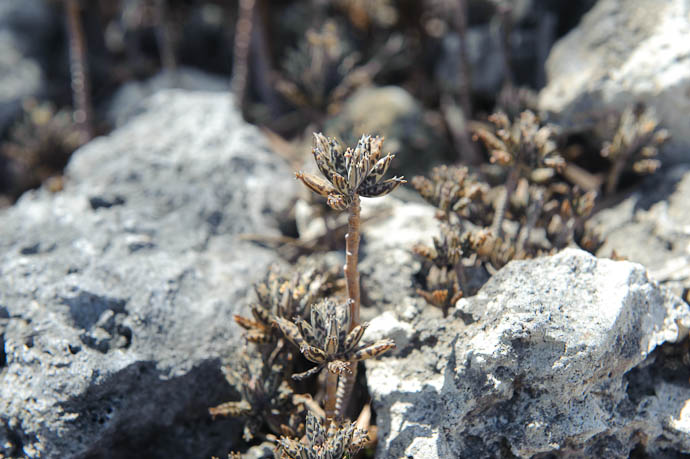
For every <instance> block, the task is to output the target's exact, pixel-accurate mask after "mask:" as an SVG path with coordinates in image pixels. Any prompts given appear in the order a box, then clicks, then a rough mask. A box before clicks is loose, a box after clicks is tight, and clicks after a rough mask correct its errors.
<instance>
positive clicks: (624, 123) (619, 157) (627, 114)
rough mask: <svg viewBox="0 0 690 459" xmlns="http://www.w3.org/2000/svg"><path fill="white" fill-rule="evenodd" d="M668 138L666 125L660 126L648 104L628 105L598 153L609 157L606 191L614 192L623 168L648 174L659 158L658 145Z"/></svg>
mask: <svg viewBox="0 0 690 459" xmlns="http://www.w3.org/2000/svg"><path fill="white" fill-rule="evenodd" d="M669 138H670V134H669V132H668V131H667V130H666V129H661V128H660V127H659V120H658V119H657V117H656V113H655V112H654V110H653V109H651V108H646V107H642V106H638V107H627V108H626V109H625V110H624V111H623V113H622V114H621V115H620V117H619V118H618V119H617V120H616V122H615V133H614V134H613V136H612V138H611V140H610V141H607V142H605V143H604V146H603V147H602V149H601V156H603V157H604V158H606V159H608V160H609V161H611V168H610V170H609V172H608V174H607V176H606V185H605V187H606V192H607V193H609V194H610V193H613V192H614V191H615V190H616V188H617V187H618V182H619V180H620V177H621V175H622V174H623V173H624V172H626V171H632V172H634V173H636V174H640V175H642V174H651V173H653V172H654V171H656V170H657V169H658V168H659V167H660V166H661V162H660V161H659V160H658V159H657V155H658V153H659V150H658V148H659V147H660V146H661V145H663V144H664V143H665V142H666V141H667V140H668V139H669Z"/></svg>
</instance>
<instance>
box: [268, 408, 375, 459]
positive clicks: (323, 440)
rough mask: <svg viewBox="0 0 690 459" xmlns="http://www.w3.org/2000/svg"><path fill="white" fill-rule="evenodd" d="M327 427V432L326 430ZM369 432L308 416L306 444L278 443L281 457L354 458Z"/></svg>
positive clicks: (296, 458) (353, 424) (349, 425)
mask: <svg viewBox="0 0 690 459" xmlns="http://www.w3.org/2000/svg"><path fill="white" fill-rule="evenodd" d="M325 425H328V428H326V427H325ZM367 440H368V437H367V432H366V431H365V430H362V429H358V428H357V427H356V423H354V422H345V423H340V422H330V423H328V424H327V423H326V420H325V419H319V418H317V416H316V415H314V413H312V412H309V413H307V423H306V442H305V443H302V442H299V441H297V440H295V439H291V438H281V439H280V440H279V441H278V451H279V452H280V454H281V457H285V458H292V459H330V458H341V457H352V456H354V455H355V454H356V453H357V452H358V451H359V450H360V449H362V448H363V447H364V445H365V444H366V442H367Z"/></svg>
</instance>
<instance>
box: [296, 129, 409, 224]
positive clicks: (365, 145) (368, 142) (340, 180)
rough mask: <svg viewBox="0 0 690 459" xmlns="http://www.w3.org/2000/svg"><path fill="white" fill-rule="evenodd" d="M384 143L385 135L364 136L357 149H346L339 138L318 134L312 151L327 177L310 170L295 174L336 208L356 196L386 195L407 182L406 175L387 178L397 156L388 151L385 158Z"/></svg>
mask: <svg viewBox="0 0 690 459" xmlns="http://www.w3.org/2000/svg"><path fill="white" fill-rule="evenodd" d="M382 145H383V138H382V137H378V136H376V137H371V136H369V135H363V136H362V138H361V139H359V142H358V143H357V146H356V147H355V148H354V149H352V148H349V147H348V148H347V149H345V148H344V146H343V145H342V144H341V143H340V142H339V141H338V140H337V139H336V138H334V137H326V136H324V135H323V134H316V133H315V134H314V148H313V149H312V153H313V154H314V159H315V160H316V165H317V166H318V168H319V170H320V171H321V173H322V174H323V176H324V177H326V179H327V180H324V179H322V178H320V177H318V176H316V175H313V174H309V173H306V172H297V173H296V174H295V176H296V177H297V178H298V179H300V180H301V181H302V182H303V183H304V184H305V185H306V186H307V187H308V188H309V189H311V190H312V191H314V192H315V193H318V194H320V195H321V196H323V197H325V198H326V199H327V202H328V205H329V206H331V207H332V208H333V209H335V210H345V209H347V208H348V207H350V206H351V205H352V203H353V201H354V198H355V195H359V196H364V197H368V198H373V197H378V196H384V195H386V194H388V193H390V192H391V191H393V190H395V189H396V188H397V187H398V186H400V185H401V184H402V183H405V180H403V178H402V177H393V178H390V179H388V180H383V176H384V174H385V173H386V171H387V170H388V166H389V165H390V163H391V161H392V160H393V158H394V157H395V156H394V155H392V154H390V153H388V154H387V155H386V156H384V157H381V147H382Z"/></svg>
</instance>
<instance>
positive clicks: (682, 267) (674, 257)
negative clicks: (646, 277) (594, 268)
mask: <svg viewBox="0 0 690 459" xmlns="http://www.w3.org/2000/svg"><path fill="white" fill-rule="evenodd" d="M689 196H690V166H689V165H684V166H676V167H674V168H670V169H668V170H665V171H663V172H662V173H659V174H656V175H654V176H652V177H650V178H649V179H648V180H646V181H645V182H644V183H643V184H642V185H641V186H640V187H639V188H638V189H636V190H635V191H634V192H632V193H630V194H628V195H627V196H626V197H625V199H624V200H623V201H621V202H620V203H618V204H616V205H614V206H612V207H610V208H608V209H605V210H603V211H601V212H599V213H597V214H596V215H594V217H593V218H592V221H591V222H590V223H589V224H590V225H592V227H593V228H594V230H595V231H597V232H598V233H600V234H601V236H602V237H603V238H604V239H605V242H604V244H603V245H602V246H601V248H600V249H599V250H598V251H597V254H598V255H599V256H602V257H609V256H611V254H613V253H614V252H615V254H616V255H617V256H619V257H623V258H625V259H628V260H630V261H634V262H636V263H641V264H642V265H644V266H645V267H646V268H647V269H648V270H649V273H650V275H651V276H652V278H653V279H654V280H655V281H657V282H659V283H660V284H661V285H663V286H664V287H666V288H668V289H669V290H671V291H672V292H673V293H675V294H676V295H679V296H681V295H683V292H684V291H689V290H690V220H688V216H689V215H690V200H688V197H689Z"/></svg>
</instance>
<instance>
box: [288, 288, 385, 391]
mask: <svg viewBox="0 0 690 459" xmlns="http://www.w3.org/2000/svg"><path fill="white" fill-rule="evenodd" d="M310 319H311V320H310V323H308V322H307V321H305V320H302V319H297V321H296V324H295V323H293V322H290V321H289V320H286V319H283V318H280V317H278V318H276V323H277V325H278V327H280V330H281V331H282V332H283V334H284V335H285V337H286V338H287V339H288V340H290V341H291V342H292V343H293V344H294V345H295V346H297V347H298V348H299V350H300V352H301V353H302V354H303V355H304V356H305V357H306V358H307V359H308V360H309V361H311V362H314V363H316V364H318V365H317V366H316V367H314V368H312V369H310V370H308V371H306V372H304V373H301V374H297V375H293V376H292V377H293V378H294V379H303V378H306V377H309V376H311V375H314V374H316V373H317V372H318V371H319V370H321V368H323V367H324V366H326V365H328V369H329V371H331V372H332V373H342V372H347V371H350V370H349V364H348V362H352V361H359V360H365V359H369V358H372V357H377V356H379V355H381V354H383V353H384V352H386V351H388V350H390V349H393V348H394V347H395V343H393V341H391V340H387V339H385V340H379V341H376V342H375V343H372V344H362V345H360V344H359V341H360V340H361V339H362V335H363V334H364V330H366V328H367V324H361V325H357V326H356V327H354V328H353V329H352V330H351V331H349V330H350V308H349V305H338V304H337V303H336V302H335V301H333V300H330V299H326V300H324V301H322V302H320V303H318V304H316V305H314V306H312V308H311V317H310ZM348 331H349V332H348Z"/></svg>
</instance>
